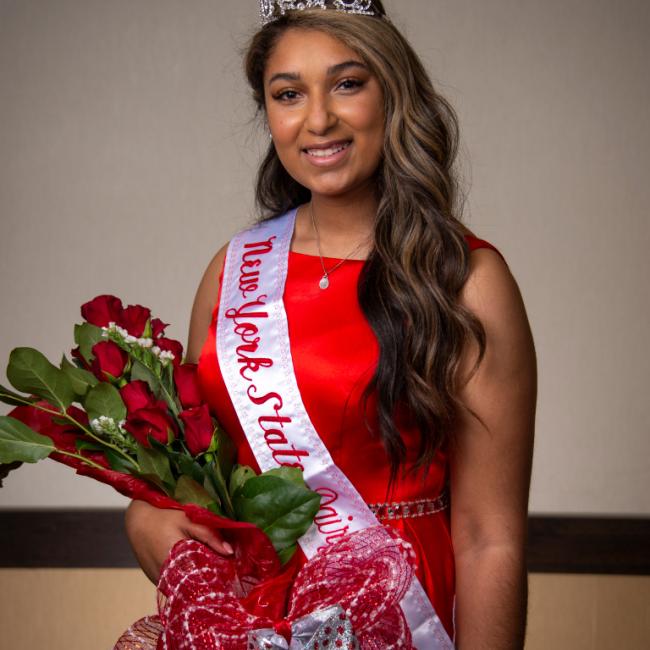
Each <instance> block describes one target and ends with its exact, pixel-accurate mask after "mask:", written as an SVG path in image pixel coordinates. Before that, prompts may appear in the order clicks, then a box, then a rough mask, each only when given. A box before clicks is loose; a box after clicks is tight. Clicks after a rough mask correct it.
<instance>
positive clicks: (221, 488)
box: [203, 461, 235, 517]
mask: <svg viewBox="0 0 650 650" xmlns="http://www.w3.org/2000/svg"><path fill="white" fill-rule="evenodd" d="M203 472H204V474H205V477H206V479H208V480H209V481H210V483H211V484H212V486H213V487H214V489H215V490H216V492H217V494H218V495H219V500H220V502H221V506H222V508H223V509H224V510H225V512H226V516H227V517H233V516H234V514H235V512H234V510H233V505H232V500H231V498H230V494H229V493H228V487H227V485H226V479H225V477H224V475H223V474H222V473H221V468H220V466H219V463H218V462H214V461H212V462H209V463H207V464H206V465H205V466H204V467H203Z"/></svg>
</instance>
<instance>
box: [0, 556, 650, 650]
mask: <svg viewBox="0 0 650 650" xmlns="http://www.w3.org/2000/svg"><path fill="white" fill-rule="evenodd" d="M0 585H2V588H1V589H0V630H2V641H1V647H3V648H11V649H12V650H31V649H32V648H42V647H47V648H48V650H64V649H65V650H89V649H90V648H92V649H93V650H99V649H101V648H112V647H113V645H112V644H113V643H114V642H115V641H116V640H117V638H118V637H119V636H120V634H121V633H122V632H123V631H124V630H125V629H126V628H127V627H128V626H129V625H130V624H131V623H132V622H134V621H135V620H137V619H138V618H140V617H142V616H145V615H147V614H152V613H153V612H154V611H155V607H156V604H155V591H154V589H153V586H152V585H151V584H150V583H149V582H147V579H146V578H145V577H144V575H143V574H142V573H141V572H140V571H138V570H136V569H124V570H116V569H110V570H97V569H95V570H91V569H75V570H56V569H49V570H0ZM36 612H38V615H36V614H35V613H36ZM529 612H530V613H529V621H528V639H527V643H526V650H548V648H553V650H619V649H620V648H625V650H646V649H647V648H648V645H649V644H650V578H648V577H626V576H576V575H532V576H531V579H530V606H529Z"/></svg>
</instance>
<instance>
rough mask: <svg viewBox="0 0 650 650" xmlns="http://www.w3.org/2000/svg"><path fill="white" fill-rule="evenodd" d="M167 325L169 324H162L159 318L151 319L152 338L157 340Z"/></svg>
mask: <svg viewBox="0 0 650 650" xmlns="http://www.w3.org/2000/svg"><path fill="white" fill-rule="evenodd" d="M168 325H169V323H163V322H162V321H161V320H160V318H153V319H152V320H151V333H152V336H153V338H155V339H157V338H158V337H159V336H162V335H163V333H164V332H165V328H166V327H167V326H168Z"/></svg>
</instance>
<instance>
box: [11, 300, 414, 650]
mask: <svg viewBox="0 0 650 650" xmlns="http://www.w3.org/2000/svg"><path fill="white" fill-rule="evenodd" d="M81 313H82V316H83V318H84V322H83V323H81V324H78V325H75V330H74V338H75V342H76V347H75V348H74V349H73V350H72V353H71V357H72V361H71V360H69V359H68V358H66V357H65V356H63V358H62V360H61V363H60V364H59V366H55V365H53V364H52V363H50V362H49V361H48V360H47V359H46V358H45V356H43V355H42V354H41V353H40V352H38V351H37V350H34V349H32V348H16V349H14V350H13V351H12V352H11V355H10V359H9V365H8V367H7V377H8V379H9V381H10V383H11V384H12V386H13V387H14V389H15V391H19V392H15V391H13V390H9V389H7V388H4V387H3V386H0V400H1V401H3V402H6V403H8V404H11V405H13V406H15V408H14V409H13V410H12V411H11V413H10V414H9V415H7V416H0V476H2V475H3V472H2V470H3V466H2V465H3V464H4V465H5V469H6V468H7V466H16V465H20V463H22V462H32V463H33V462H37V461H39V460H41V459H43V458H47V457H50V458H52V459H54V460H56V461H59V462H62V463H65V464H67V465H70V466H71V467H73V468H75V469H76V470H77V473H79V474H84V475H87V476H91V477H93V478H95V479H97V480H100V481H103V482H105V483H108V484H110V485H112V486H113V487H114V488H115V489H117V490H118V491H119V492H121V493H122V494H124V495H126V496H129V497H131V498H137V499H144V500H146V501H148V502H149V503H151V504H153V505H155V506H158V507H162V508H177V509H182V510H184V511H185V513H186V514H187V516H188V517H190V519H192V520H193V521H195V522H197V523H201V524H204V525H207V526H211V527H213V528H214V529H218V530H219V531H220V533H221V534H222V536H223V537H225V538H226V539H227V540H228V541H230V542H232V546H233V547H234V550H235V553H234V556H232V557H229V558H226V557H223V556H219V555H217V554H216V553H214V552H213V551H211V550H210V549H209V548H207V547H206V546H203V545H202V544H200V543H198V542H195V541H194V540H183V541H181V542H178V543H177V544H176V545H175V546H174V548H173V549H172V551H171V553H170V555H169V557H168V558H167V561H166V562H165V565H164V566H163V569H162V572H161V576H160V581H159V584H158V590H159V594H160V598H159V607H158V610H159V614H158V615H157V616H153V617H146V618H144V619H141V620H140V621H138V622H136V623H135V624H134V625H132V626H131V627H130V628H129V630H127V632H125V634H124V635H123V636H122V637H121V638H120V640H119V641H118V642H117V645H116V646H115V648H116V650H131V649H132V648H135V647H137V648H148V649H150V650H164V649H165V648H169V649H171V648H175V649H177V650H216V649H219V650H224V649H226V650H247V649H249V648H256V649H259V648H276V649H286V648H289V647H291V648H317V647H347V648H379V647H400V648H404V649H411V648H412V645H411V642H410V639H411V637H410V632H409V629H408V626H406V625H405V619H404V617H403V614H402V612H401V609H400V606H399V603H400V601H401V599H402V598H403V596H404V594H405V593H406V592H407V590H408V588H409V584H410V581H411V579H412V576H413V571H414V555H413V551H412V549H411V548H410V545H408V544H407V543H406V542H404V540H402V539H401V538H400V537H399V535H398V534H397V532H396V531H393V530H390V531H387V530H384V528H383V527H382V526H376V527H370V528H365V529H362V530H360V531H357V532H354V533H351V534H349V535H348V536H345V537H343V538H342V539H341V541H339V542H338V543H337V544H334V545H332V546H328V547H327V548H326V549H324V550H322V551H321V552H320V553H318V554H317V555H316V556H315V557H313V558H311V559H310V560H309V561H308V562H307V563H306V564H304V565H303V566H302V567H301V568H300V570H299V571H298V562H296V561H293V562H292V561H290V560H291V558H292V556H294V553H295V550H296V548H297V546H296V542H297V540H298V538H300V537H301V536H302V535H303V534H304V533H305V532H306V531H307V529H308V528H309V527H310V525H311V523H312V521H313V519H314V516H315V515H316V514H317V512H318V510H319V508H320V495H319V494H318V493H316V492H313V491H311V490H309V489H308V488H307V486H306V485H305V482H304V479H303V476H302V472H301V470H300V469H298V468H293V467H278V468H275V469H272V470H269V471H267V472H264V473H262V474H260V475H256V474H255V472H254V471H253V469H251V468H250V467H245V466H241V465H237V464H236V463H235V460H236V459H235V450H234V445H233V443H232V441H231V440H230V439H229V438H228V436H227V435H226V434H225V433H224V432H223V430H222V429H221V428H220V427H219V425H218V423H217V422H216V421H215V419H214V418H213V416H212V415H211V413H210V411H209V409H208V406H207V404H206V403H205V401H204V400H203V399H202V397H201V393H200V390H199V385H198V381H197V367H196V365H195V364H190V363H182V362H181V359H182V354H183V348H182V346H181V344H180V343H179V342H178V341H174V340H171V339H168V338H166V337H165V336H164V331H165V328H166V324H165V323H163V322H162V321H161V320H160V319H158V318H151V313H150V310H149V309H147V308H145V307H142V306H140V305H129V306H127V307H126V308H125V307H123V305H122V302H121V301H120V300H119V299H118V298H116V297H114V296H106V295H104V296H98V297H97V298H95V299H94V300H91V301H90V302H87V303H85V304H84V305H83V306H82V308H81ZM295 557H296V559H299V558H298V556H297V555H296V556H295ZM353 626H354V629H353ZM289 644H291V645H289Z"/></svg>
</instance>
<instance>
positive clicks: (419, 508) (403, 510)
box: [368, 488, 450, 520]
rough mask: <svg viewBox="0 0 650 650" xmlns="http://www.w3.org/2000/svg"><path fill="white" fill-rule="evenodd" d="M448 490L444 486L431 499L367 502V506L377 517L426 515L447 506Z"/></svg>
mask: <svg viewBox="0 0 650 650" xmlns="http://www.w3.org/2000/svg"><path fill="white" fill-rule="evenodd" d="M449 504H450V499H449V490H448V489H447V488H445V489H444V490H443V491H442V492H441V493H440V494H439V495H438V496H437V497H435V498H433V499H414V500H413V501H393V502H387V503H369V504H368V507H369V508H370V510H371V511H372V514H373V515H375V517H377V519H380V520H381V519H406V518H410V517H426V516H427V515H432V514H434V513H436V512H440V511H441V510H446V509H447V508H448V507H449Z"/></svg>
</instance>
